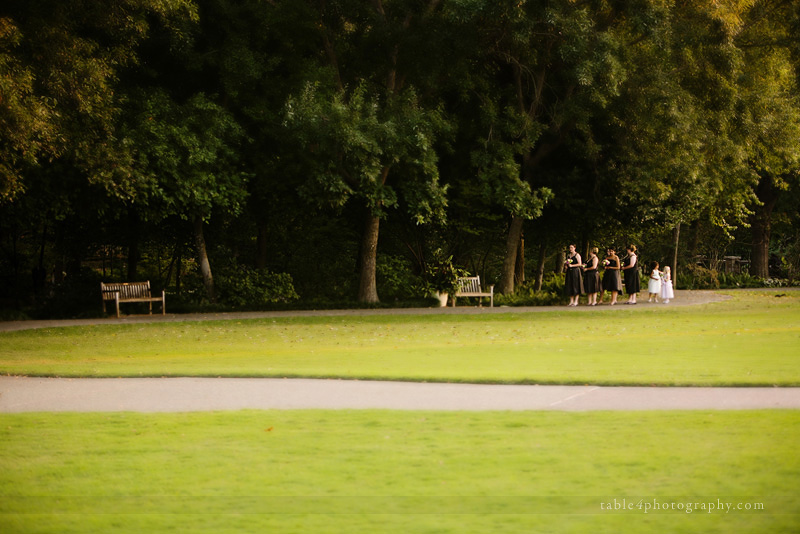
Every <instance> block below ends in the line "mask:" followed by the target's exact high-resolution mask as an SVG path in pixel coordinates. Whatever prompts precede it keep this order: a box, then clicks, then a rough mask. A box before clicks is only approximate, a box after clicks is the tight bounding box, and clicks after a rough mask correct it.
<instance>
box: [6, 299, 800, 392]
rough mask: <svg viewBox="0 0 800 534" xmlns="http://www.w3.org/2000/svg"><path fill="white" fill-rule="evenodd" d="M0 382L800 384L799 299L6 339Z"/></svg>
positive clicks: (216, 324) (218, 324)
mask: <svg viewBox="0 0 800 534" xmlns="http://www.w3.org/2000/svg"><path fill="white" fill-rule="evenodd" d="M776 295H782V296H780V297H778V296H776ZM0 373H3V374H10V375H30V376H63V377H76V376H89V377H101V376H102V377H118V376H128V377H138V376H226V377H335V378H353V379H379V380H415V381H451V382H478V383H530V384H599V385H703V386H709V385H711V386H731V385H742V386H756V385H759V386H764V385H767V386H772V385H777V386H798V385H800V292H797V291H794V292H793V291H787V292H786V293H775V292H734V293H733V297H732V299H731V300H729V301H725V302H719V303H714V304H706V305H699V306H687V307H677V306H676V307H670V306H652V307H647V308H646V309H635V310H633V309H629V308H626V307H625V306H617V307H614V308H611V307H608V306H604V307H598V308H597V309H592V310H590V311H585V312H582V313H574V312H572V311H571V310H570V311H567V310H564V309H559V308H554V309H553V310H552V311H550V310H548V311H545V312H536V313H519V312H514V311H509V313H503V314H491V315H489V314H486V315H418V316H413V315H412V316H407V315H402V316H391V315H382V316H356V317H303V318H299V317H286V318H278V319H253V320H241V321H230V320H229V321H211V322H184V323H153V324H131V325H97V326H86V327H70V328H50V329H42V330H33V331H21V332H6V333H2V334H0Z"/></svg>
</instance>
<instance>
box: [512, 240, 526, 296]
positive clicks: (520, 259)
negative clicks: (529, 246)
mask: <svg viewBox="0 0 800 534" xmlns="http://www.w3.org/2000/svg"><path fill="white" fill-rule="evenodd" d="M514 283H515V284H516V285H521V284H524V283H525V233H524V232H521V233H520V236H519V248H518V249H517V262H516V265H515V267H514Z"/></svg>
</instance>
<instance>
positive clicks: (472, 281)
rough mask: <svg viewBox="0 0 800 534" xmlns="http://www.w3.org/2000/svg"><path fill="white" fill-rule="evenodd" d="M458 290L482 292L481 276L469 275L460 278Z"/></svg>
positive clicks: (460, 291)
mask: <svg viewBox="0 0 800 534" xmlns="http://www.w3.org/2000/svg"><path fill="white" fill-rule="evenodd" d="M458 292H459V293H480V292H481V277H480V276H468V277H466V278H459V279H458Z"/></svg>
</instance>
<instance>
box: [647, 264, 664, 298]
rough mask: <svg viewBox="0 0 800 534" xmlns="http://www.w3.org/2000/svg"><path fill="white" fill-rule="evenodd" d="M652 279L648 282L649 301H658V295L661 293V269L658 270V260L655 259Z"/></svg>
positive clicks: (651, 272)
mask: <svg viewBox="0 0 800 534" xmlns="http://www.w3.org/2000/svg"><path fill="white" fill-rule="evenodd" d="M651 268H652V270H651V271H650V280H649V281H648V283H647V292H648V293H649V294H650V296H649V298H648V299H647V302H653V300H655V301H656V302H658V295H659V294H660V293H661V271H659V270H658V262H657V261H654V262H653V265H652V266H651Z"/></svg>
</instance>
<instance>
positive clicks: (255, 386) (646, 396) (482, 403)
mask: <svg viewBox="0 0 800 534" xmlns="http://www.w3.org/2000/svg"><path fill="white" fill-rule="evenodd" d="M767 408H769V409H795V410H796V409H800V388H705V387H703V388H686V387H675V388H657V387H653V388H648V387H597V386H516V385H478V384H431V383H414V382H379V381H360V380H314V379H275V378H80V379H66V378H27V377H0V412H5V413H18V412H64V411H68V412H120V411H132V412H196V411H220V410H242V409H279V410H290V409H352V410H360V409H388V410H463V411H467V410H470V411H483V410H515V411H516V410H559V411H591V410H750V409H767Z"/></svg>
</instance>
